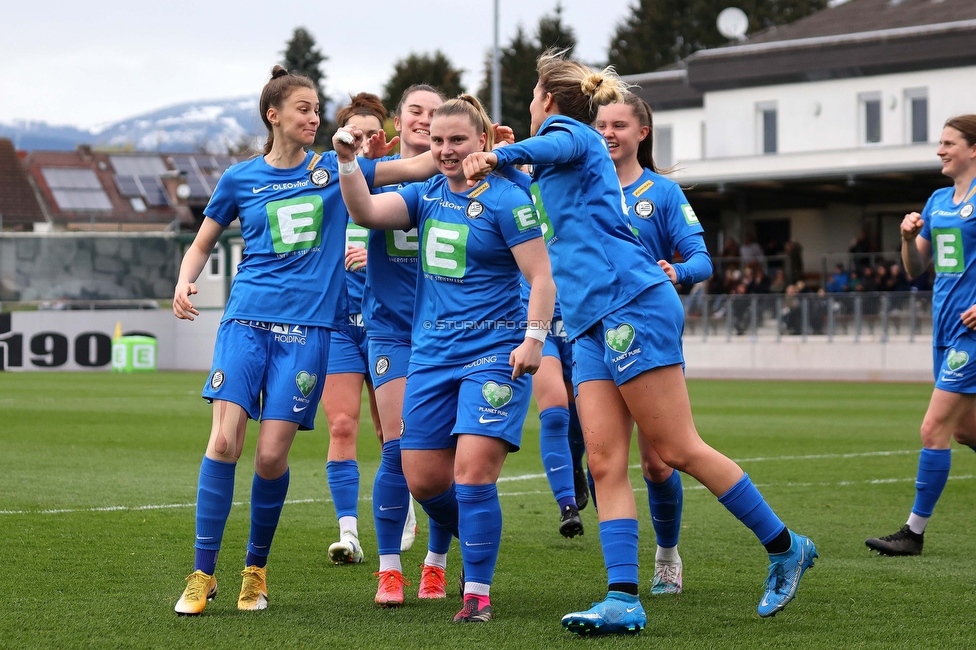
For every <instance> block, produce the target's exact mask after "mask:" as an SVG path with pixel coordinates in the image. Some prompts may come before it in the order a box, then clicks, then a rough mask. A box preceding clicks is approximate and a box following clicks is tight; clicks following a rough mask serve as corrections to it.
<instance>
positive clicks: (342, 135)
mask: <svg viewBox="0 0 976 650" xmlns="http://www.w3.org/2000/svg"><path fill="white" fill-rule="evenodd" d="M335 137H336V140H338V141H339V142H345V143H346V144H352V143H353V142H355V141H356V138H354V137H352V133H349V131H337V132H336V136H335Z"/></svg>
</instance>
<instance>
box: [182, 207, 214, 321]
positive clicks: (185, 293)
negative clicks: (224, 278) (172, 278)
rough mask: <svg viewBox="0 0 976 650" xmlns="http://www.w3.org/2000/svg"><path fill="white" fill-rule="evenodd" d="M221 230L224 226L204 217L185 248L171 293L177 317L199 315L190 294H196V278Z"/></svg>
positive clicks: (211, 251) (208, 257) (188, 318)
mask: <svg viewBox="0 0 976 650" xmlns="http://www.w3.org/2000/svg"><path fill="white" fill-rule="evenodd" d="M223 232H224V227H223V226H221V225H220V224H219V223H217V222H216V221H214V220H213V219H209V218H207V219H204V220H203V223H202V224H201V225H200V230H199V231H197V236H196V237H194V238H193V243H192V244H190V247H189V248H188V249H186V253H185V254H184V255H183V262H182V263H181V264H180V276H179V278H178V279H177V281H176V292H175V293H174V295H173V314H175V315H176V317H177V318H179V319H182V320H193V317H194V316H199V315H200V312H199V311H197V310H196V309H195V308H194V307H193V302H192V301H191V300H190V296H192V295H194V294H196V292H197V285H196V284H195V283H196V281H197V278H198V277H200V273H201V272H202V271H203V267H204V266H205V265H206V264H207V261H208V260H209V259H210V254H211V253H213V249H214V246H216V245H217V240H219V239H220V235H221V234H222V233H223Z"/></svg>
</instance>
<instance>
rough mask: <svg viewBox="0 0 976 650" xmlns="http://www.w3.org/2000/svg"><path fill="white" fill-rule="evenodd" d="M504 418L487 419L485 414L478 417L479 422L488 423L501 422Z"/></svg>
mask: <svg viewBox="0 0 976 650" xmlns="http://www.w3.org/2000/svg"><path fill="white" fill-rule="evenodd" d="M504 419H505V418H489V419H487V420H486V419H485V416H483V415H482V416H481V417H480V418H478V422H480V423H481V424H488V423H489V422H501V421H502V420H504Z"/></svg>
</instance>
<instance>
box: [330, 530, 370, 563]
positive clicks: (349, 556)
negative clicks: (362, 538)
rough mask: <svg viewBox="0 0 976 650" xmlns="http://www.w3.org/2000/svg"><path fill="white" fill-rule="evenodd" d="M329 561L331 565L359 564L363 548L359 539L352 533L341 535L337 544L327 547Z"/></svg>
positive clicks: (361, 559)
mask: <svg viewBox="0 0 976 650" xmlns="http://www.w3.org/2000/svg"><path fill="white" fill-rule="evenodd" d="M329 559H330V560H332V562H333V564H361V563H362V561H363V547H362V546H360V544H359V538H358V537H356V536H355V535H353V534H352V533H343V535H342V538H341V539H340V540H339V541H338V542H336V543H335V544H332V545H331V546H329Z"/></svg>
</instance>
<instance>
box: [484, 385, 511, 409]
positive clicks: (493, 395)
mask: <svg viewBox="0 0 976 650" xmlns="http://www.w3.org/2000/svg"><path fill="white" fill-rule="evenodd" d="M481 394H482V395H483V396H484V398H485V400H486V401H487V402H488V403H489V404H491V405H492V406H494V407H495V408H496V409H500V408H501V407H503V406H505V405H506V404H508V403H509V402H511V401H512V387H511V386H509V385H508V384H501V385H499V384H496V383H495V382H493V381H489V382H487V383H486V384H485V385H484V386H482V387H481Z"/></svg>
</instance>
